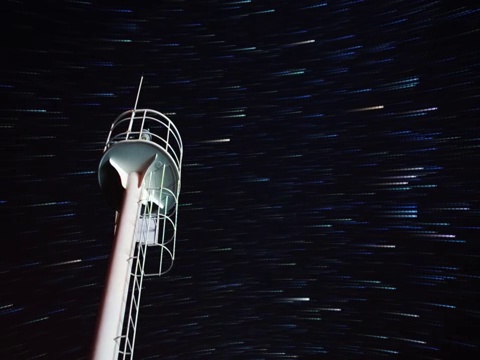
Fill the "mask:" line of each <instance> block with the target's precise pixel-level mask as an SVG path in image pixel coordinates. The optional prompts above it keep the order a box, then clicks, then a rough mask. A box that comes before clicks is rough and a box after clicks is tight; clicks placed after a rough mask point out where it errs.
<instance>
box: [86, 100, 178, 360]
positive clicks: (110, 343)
mask: <svg viewBox="0 0 480 360" xmlns="http://www.w3.org/2000/svg"><path fill="white" fill-rule="evenodd" d="M182 155H183V145H182V141H181V138H180V134H179V133H178V130H177V129H176V127H175V126H174V124H173V123H172V122H171V121H170V119H168V118H167V117H166V116H165V115H163V114H161V113H159V112H157V111H154V110H148V109H143V110H131V111H127V112H125V113H123V114H121V115H120V116H119V117H118V118H117V119H116V120H115V121H114V122H113V124H112V127H111V129H110V133H109V136H108V139H107V143H106V146H105V151H104V154H103V157H102V159H101V161H100V166H99V171H98V179H99V183H100V187H101V189H102V192H103V194H104V196H105V198H106V200H107V202H108V203H109V204H110V205H111V206H112V207H113V208H114V209H115V210H116V211H117V217H116V224H115V240H114V245H113V251H112V254H111V258H110V262H109V268H108V273H107V284H106V286H105V289H104V294H103V298H102V303H101V308H100V313H99V318H98V324H97V332H96V335H95V340H94V346H93V352H92V357H91V358H92V359H94V360H117V359H118V358H119V355H121V356H122V357H121V358H122V359H127V358H128V359H131V358H133V346H134V341H135V332H136V325H137V316H138V311H139V302H140V293H141V287H142V281H143V276H144V275H161V274H163V273H165V272H167V271H168V270H169V269H170V268H171V266H172V265H173V260H174V258H175V240H176V229H177V227H176V221H177V210H178V196H179V194H180V183H181V181H180V179H181V164H182ZM147 247H148V248H152V249H153V250H154V251H152V252H153V253H156V254H157V256H158V258H159V259H158V260H159V265H158V266H156V267H155V270H153V271H151V270H150V274H148V272H149V269H151V268H152V267H151V266H150V267H149V266H148V263H147V262H146V254H147ZM130 278H132V280H133V283H132V286H131V287H130V288H129V284H130ZM129 289H130V290H129ZM127 304H129V305H130V306H129V307H128V309H127ZM126 310H128V314H127V316H128V318H127V323H126V324H125V325H124V315H125V311H126ZM122 330H123V331H122Z"/></svg>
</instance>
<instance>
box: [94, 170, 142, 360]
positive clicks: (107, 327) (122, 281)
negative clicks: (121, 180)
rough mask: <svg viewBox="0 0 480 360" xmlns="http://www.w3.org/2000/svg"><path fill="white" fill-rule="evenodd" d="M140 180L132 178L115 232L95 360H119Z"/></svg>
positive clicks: (138, 204)
mask: <svg viewBox="0 0 480 360" xmlns="http://www.w3.org/2000/svg"><path fill="white" fill-rule="evenodd" d="M141 189H142V187H141V184H140V176H139V174H138V173H136V172H132V173H130V174H129V175H128V179H127V187H126V189H125V192H124V195H123V204H122V208H121V210H120V213H119V221H118V225H117V228H116V232H115V240H114V245H113V252H112V256H111V258H110V264H109V268H108V273H107V282H106V287H105V290H104V294H103V299H102V304H101V307H100V317H99V322H98V324H97V331H96V335H95V342H94V347H93V352H92V356H91V359H92V360H117V358H118V351H119V342H120V340H119V339H118V337H119V336H120V335H121V332H122V326H123V317H124V314H125V306H126V303H127V293H128V292H127V291H126V290H128V285H129V281H130V272H131V266H132V264H131V261H130V258H131V256H132V254H133V250H134V248H135V224H136V221H137V214H138V207H139V206H140V196H141Z"/></svg>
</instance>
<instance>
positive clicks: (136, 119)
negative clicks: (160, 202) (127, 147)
mask: <svg viewBox="0 0 480 360" xmlns="http://www.w3.org/2000/svg"><path fill="white" fill-rule="evenodd" d="M125 140H127V141H128V140H145V141H151V142H153V143H155V144H157V145H159V146H160V147H161V148H162V149H165V151H166V153H167V154H168V155H169V156H170V157H171V159H172V160H173V165H175V166H176V168H177V171H178V174H179V175H180V171H181V164H182V157H183V144H182V139H181V137H180V133H179V132H178V129H177V128H176V126H175V125H174V124H173V122H172V121H171V120H170V119H169V118H168V117H167V116H165V115H164V114H162V113H161V112H158V111H155V110H151V109H137V110H128V111H125V112H124V113H122V114H120V115H119V116H118V117H117V118H116V119H115V121H114V122H113V123H112V127H111V128H110V132H109V134H108V138H107V142H106V144H105V148H104V151H106V150H107V149H108V148H109V147H111V146H112V145H115V144H116V143H118V142H119V141H125Z"/></svg>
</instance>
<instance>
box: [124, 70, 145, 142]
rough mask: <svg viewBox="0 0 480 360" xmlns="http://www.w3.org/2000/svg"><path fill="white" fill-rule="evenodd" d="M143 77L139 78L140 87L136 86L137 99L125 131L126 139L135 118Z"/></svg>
mask: <svg viewBox="0 0 480 360" xmlns="http://www.w3.org/2000/svg"><path fill="white" fill-rule="evenodd" d="M142 83H143V75H142V77H141V78H140V85H138V92H137V99H136V100H135V106H134V107H133V111H132V116H131V117H130V123H129V125H128V130H127V139H128V136H129V135H130V133H131V132H132V125H133V119H134V118H135V112H136V111H137V104H138V99H139V98H140V90H142Z"/></svg>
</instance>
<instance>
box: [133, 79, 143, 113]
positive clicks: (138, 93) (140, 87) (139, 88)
mask: <svg viewBox="0 0 480 360" xmlns="http://www.w3.org/2000/svg"><path fill="white" fill-rule="evenodd" d="M142 83H143V75H142V77H141V78H140V85H138V92H137V99H136V100H135V107H134V108H133V112H135V111H136V110H137V104H138V98H139V97H140V90H142Z"/></svg>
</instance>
